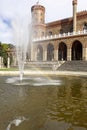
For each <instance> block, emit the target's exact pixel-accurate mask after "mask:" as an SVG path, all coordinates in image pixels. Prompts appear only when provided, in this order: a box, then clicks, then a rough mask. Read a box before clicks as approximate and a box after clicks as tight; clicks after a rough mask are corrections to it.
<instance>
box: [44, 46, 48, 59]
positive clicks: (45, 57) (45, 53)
mask: <svg viewBox="0 0 87 130" xmlns="http://www.w3.org/2000/svg"><path fill="white" fill-rule="evenodd" d="M43 61H47V46H46V45H44V46H43Z"/></svg>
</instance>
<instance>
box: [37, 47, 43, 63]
mask: <svg viewBox="0 0 87 130" xmlns="http://www.w3.org/2000/svg"><path fill="white" fill-rule="evenodd" d="M37 60H38V61H42V60H43V48H42V46H41V45H38V47H37Z"/></svg>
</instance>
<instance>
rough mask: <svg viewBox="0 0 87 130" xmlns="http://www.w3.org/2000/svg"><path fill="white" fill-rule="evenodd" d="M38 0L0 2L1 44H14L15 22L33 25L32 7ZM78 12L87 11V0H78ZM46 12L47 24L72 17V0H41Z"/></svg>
mask: <svg viewBox="0 0 87 130" xmlns="http://www.w3.org/2000/svg"><path fill="white" fill-rule="evenodd" d="M37 1H38V0H0V42H2V43H13V42H14V40H13V39H14V33H13V26H12V25H13V24H12V23H13V22H14V21H15V19H18V18H21V21H23V20H24V19H28V22H29V23H31V7H32V6H33V5H35V4H36V2H37ZM77 1H78V4H77V11H78V12H79V11H83V10H87V0H77ZM39 4H41V5H43V6H44V7H45V9H46V11H45V22H46V23H48V22H52V21H56V20H60V19H64V18H68V17H72V0H39Z"/></svg>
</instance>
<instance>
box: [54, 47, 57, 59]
mask: <svg viewBox="0 0 87 130" xmlns="http://www.w3.org/2000/svg"><path fill="white" fill-rule="evenodd" d="M54 60H55V61H58V46H56V45H54Z"/></svg>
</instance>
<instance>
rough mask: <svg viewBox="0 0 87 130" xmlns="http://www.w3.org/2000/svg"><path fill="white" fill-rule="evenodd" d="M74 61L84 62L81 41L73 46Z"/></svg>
mask: <svg viewBox="0 0 87 130" xmlns="http://www.w3.org/2000/svg"><path fill="white" fill-rule="evenodd" d="M72 60H82V44H81V43H80V42H79V41H75V42H74V43H73V45H72Z"/></svg>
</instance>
